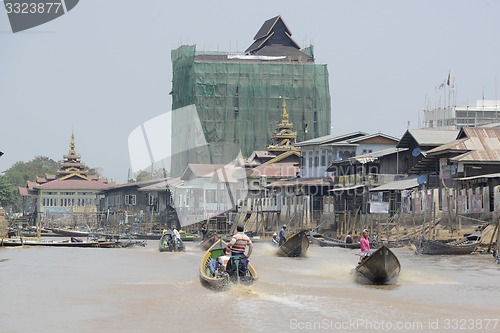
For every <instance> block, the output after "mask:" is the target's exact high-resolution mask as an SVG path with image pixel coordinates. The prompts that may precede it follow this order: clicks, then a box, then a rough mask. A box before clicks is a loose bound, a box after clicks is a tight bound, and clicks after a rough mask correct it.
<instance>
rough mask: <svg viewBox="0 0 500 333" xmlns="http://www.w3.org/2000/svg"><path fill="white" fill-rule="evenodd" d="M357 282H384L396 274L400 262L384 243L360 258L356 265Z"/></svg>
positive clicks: (398, 270) (387, 281)
mask: <svg viewBox="0 0 500 333" xmlns="http://www.w3.org/2000/svg"><path fill="white" fill-rule="evenodd" d="M355 271H356V274H357V277H358V281H359V282H363V281H366V280H367V281H369V282H371V283H373V284H386V283H389V282H390V281H391V280H393V279H394V278H395V277H397V276H398V274H399V272H400V271H401V264H400V263H399V260H398V258H397V257H396V255H395V254H394V253H393V252H392V251H391V250H390V249H389V248H388V247H387V246H385V245H382V246H381V247H380V248H379V249H378V250H376V251H375V252H373V253H372V254H371V255H370V256H368V257H366V258H364V259H363V260H361V262H360V263H359V264H358V266H357V267H356V270H355Z"/></svg>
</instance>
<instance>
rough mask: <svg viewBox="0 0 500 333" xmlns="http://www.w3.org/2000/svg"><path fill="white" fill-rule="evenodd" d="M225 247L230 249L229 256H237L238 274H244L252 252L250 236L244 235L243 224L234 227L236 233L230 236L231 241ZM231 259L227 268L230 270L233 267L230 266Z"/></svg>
mask: <svg viewBox="0 0 500 333" xmlns="http://www.w3.org/2000/svg"><path fill="white" fill-rule="evenodd" d="M227 247H228V248H229V249H231V257H235V258H238V259H239V260H240V265H239V268H240V275H241V276H245V275H246V272H247V266H248V258H249V257H250V255H251V254H252V251H253V244H252V240H251V239H250V237H248V236H247V235H245V233H244V232H243V226H241V225H239V226H237V227H236V234H235V235H234V236H233V238H231V241H230V242H229V243H228V244H227ZM231 263H232V260H230V261H229V262H228V266H227V268H226V269H227V270H228V271H231V270H232V269H235V268H234V267H231Z"/></svg>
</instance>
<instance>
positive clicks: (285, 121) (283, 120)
mask: <svg viewBox="0 0 500 333" xmlns="http://www.w3.org/2000/svg"><path fill="white" fill-rule="evenodd" d="M281 108H282V111H281V123H282V124H288V112H286V101H285V98H283V101H282V102H281Z"/></svg>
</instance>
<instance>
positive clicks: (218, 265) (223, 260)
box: [208, 247, 231, 276]
mask: <svg viewBox="0 0 500 333" xmlns="http://www.w3.org/2000/svg"><path fill="white" fill-rule="evenodd" d="M230 258H231V250H230V249H229V248H227V247H226V248H225V249H224V251H223V253H222V255H220V256H219V257H217V259H212V260H210V262H209V263H208V269H210V273H211V274H212V276H215V273H216V272H217V271H218V270H223V271H225V270H226V265H227V262H228V261H229V259H230Z"/></svg>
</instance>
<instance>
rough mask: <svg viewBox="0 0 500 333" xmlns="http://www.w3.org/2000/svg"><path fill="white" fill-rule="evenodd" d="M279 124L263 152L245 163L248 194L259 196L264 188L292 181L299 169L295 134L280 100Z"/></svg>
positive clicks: (284, 103) (298, 152) (257, 153)
mask: <svg viewBox="0 0 500 333" xmlns="http://www.w3.org/2000/svg"><path fill="white" fill-rule="evenodd" d="M281 107H282V110H281V121H280V122H279V123H278V124H276V128H275V132H274V134H273V136H272V138H271V143H270V144H269V145H268V146H267V147H266V149H265V150H263V151H254V152H253V153H252V154H251V155H250V157H249V158H248V159H247V160H246V161H245V167H246V168H247V169H251V172H248V173H247V174H248V175H249V176H248V183H249V192H250V194H251V195H260V192H261V191H262V190H263V189H264V187H265V186H267V185H270V184H272V183H273V182H275V181H278V180H282V179H289V178H295V177H296V176H297V173H298V172H299V170H300V169H299V166H300V148H299V147H297V146H296V144H297V132H296V131H294V130H293V123H291V122H290V121H289V115H288V112H287V108H286V100H285V99H283V100H282V106H281Z"/></svg>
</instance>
